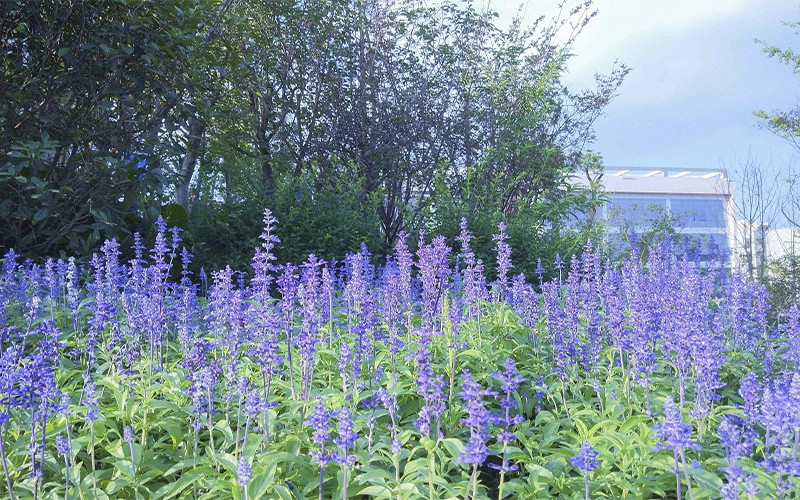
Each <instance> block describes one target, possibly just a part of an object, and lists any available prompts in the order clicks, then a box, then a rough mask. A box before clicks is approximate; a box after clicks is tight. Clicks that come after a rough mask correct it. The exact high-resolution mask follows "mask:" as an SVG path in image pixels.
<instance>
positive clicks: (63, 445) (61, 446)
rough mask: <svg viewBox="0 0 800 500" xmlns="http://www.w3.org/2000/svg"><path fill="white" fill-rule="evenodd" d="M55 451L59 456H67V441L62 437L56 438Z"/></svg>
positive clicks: (68, 450)
mask: <svg viewBox="0 0 800 500" xmlns="http://www.w3.org/2000/svg"><path fill="white" fill-rule="evenodd" d="M56 451H58V453H59V454H60V455H67V454H69V452H70V446H69V439H67V438H66V437H64V436H56Z"/></svg>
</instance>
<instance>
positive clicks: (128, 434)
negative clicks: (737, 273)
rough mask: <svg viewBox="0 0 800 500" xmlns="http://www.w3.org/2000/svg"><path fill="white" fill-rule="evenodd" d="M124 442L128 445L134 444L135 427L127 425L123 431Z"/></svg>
mask: <svg viewBox="0 0 800 500" xmlns="http://www.w3.org/2000/svg"><path fill="white" fill-rule="evenodd" d="M122 440H123V441H125V442H126V443H128V444H131V443H133V427H131V426H130V425H126V426H125V428H124V429H123V430H122Z"/></svg>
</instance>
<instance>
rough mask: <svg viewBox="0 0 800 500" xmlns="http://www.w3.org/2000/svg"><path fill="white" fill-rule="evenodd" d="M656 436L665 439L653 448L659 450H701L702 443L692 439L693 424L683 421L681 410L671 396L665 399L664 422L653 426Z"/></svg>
mask: <svg viewBox="0 0 800 500" xmlns="http://www.w3.org/2000/svg"><path fill="white" fill-rule="evenodd" d="M653 431H655V433H656V437H658V439H660V440H661V441H663V442H662V443H659V444H658V445H656V447H655V448H653V451H659V450H685V449H693V450H699V449H700V445H699V444H697V443H695V442H694V441H692V439H691V435H692V426H691V425H690V424H685V423H683V419H682V417H681V410H680V409H679V408H678V407H677V406H676V405H675V402H674V401H673V400H672V398H671V397H670V396H667V398H666V400H665V401H664V422H663V423H660V424H656V425H655V426H653Z"/></svg>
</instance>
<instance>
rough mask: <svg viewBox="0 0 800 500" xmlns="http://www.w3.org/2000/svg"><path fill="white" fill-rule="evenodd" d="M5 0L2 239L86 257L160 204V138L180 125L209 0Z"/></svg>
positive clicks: (36, 250) (1, 25)
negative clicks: (203, 0)
mask: <svg viewBox="0 0 800 500" xmlns="http://www.w3.org/2000/svg"><path fill="white" fill-rule="evenodd" d="M3 10H4V15H3V17H2V20H0V31H2V32H3V33H4V37H3V39H2V40H0V47H2V53H3V56H2V58H0V70H1V71H2V76H0V192H2V193H3V196H2V200H1V201H0V220H2V221H3V222H2V225H1V226H0V229H1V230H0V234H2V236H0V246H2V247H11V246H13V247H16V249H17V250H18V251H19V252H20V253H23V254H25V255H28V256H41V255H48V254H53V253H58V252H59V251H61V252H70V253H75V254H78V255H79V256H81V255H82V256H86V255H87V254H88V253H89V251H90V249H92V248H94V247H96V244H97V243H99V242H100V241H102V239H104V238H106V237H111V236H121V235H124V234H130V233H132V232H133V231H135V230H137V229H138V228H139V226H140V221H141V219H142V217H143V216H144V217H148V216H149V215H150V214H149V212H151V211H155V212H157V210H158V206H159V205H160V204H161V197H162V195H163V188H164V184H165V183H166V178H165V175H167V171H166V170H165V169H164V168H163V167H164V165H163V160H164V159H165V157H166V156H167V155H168V154H169V148H168V147H162V146H161V145H162V144H165V145H166V144H168V143H169V140H168V137H167V135H168V134H169V133H170V132H171V131H174V130H176V129H177V128H178V127H179V126H180V115H181V113H182V112H183V111H184V108H183V106H182V102H181V99H180V96H181V95H183V94H185V93H187V92H190V91H191V90H190V89H191V88H193V87H192V86H193V85H194V75H193V74H192V71H191V68H192V67H193V63H194V62H195V59H193V58H194V55H195V53H196V52H197V50H195V49H197V48H198V47H200V45H199V42H200V41H201V37H200V36H199V35H198V33H197V26H198V25H200V24H203V23H204V22H206V20H207V19H208V16H210V15H212V13H213V12H215V6H214V5H213V4H212V3H209V2H206V3H204V4H202V5H200V6H197V5H194V2H168V3H160V2H148V3H144V4H143V3H141V2H134V1H127V0H114V1H109V2H94V3H93V2H82V1H77V0H70V1H64V2H56V1H41V2H22V1H9V2H5V3H4V4H3ZM5 34H8V36H5ZM198 50H200V49H198Z"/></svg>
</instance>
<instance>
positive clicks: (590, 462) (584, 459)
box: [569, 441, 599, 473]
mask: <svg viewBox="0 0 800 500" xmlns="http://www.w3.org/2000/svg"><path fill="white" fill-rule="evenodd" d="M598 455H599V453H598V452H597V450H595V449H594V448H592V445H591V444H590V443H589V441H584V442H583V443H581V451H580V452H579V453H578V454H577V455H575V456H574V457H572V458H570V459H569V462H570V463H571V464H572V465H573V467H575V468H577V469H578V470H581V471H583V472H587V473H588V472H592V471H593V470H595V469H596V468H597V466H598V465H599V462H598V461H597V456H598Z"/></svg>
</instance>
